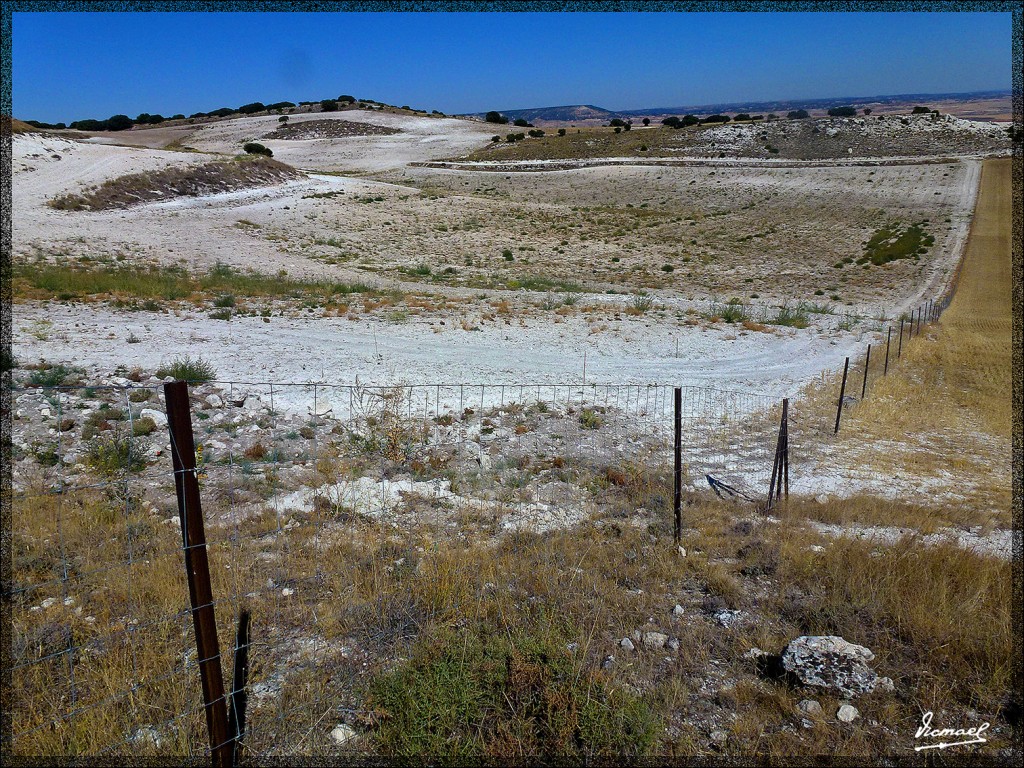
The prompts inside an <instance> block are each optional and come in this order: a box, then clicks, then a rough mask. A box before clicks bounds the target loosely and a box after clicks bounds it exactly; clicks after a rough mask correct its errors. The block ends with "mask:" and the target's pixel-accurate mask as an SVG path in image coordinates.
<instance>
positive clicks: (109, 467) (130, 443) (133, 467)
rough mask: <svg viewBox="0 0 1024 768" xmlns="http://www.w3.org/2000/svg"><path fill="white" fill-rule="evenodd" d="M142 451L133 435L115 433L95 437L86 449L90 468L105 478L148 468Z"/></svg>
mask: <svg viewBox="0 0 1024 768" xmlns="http://www.w3.org/2000/svg"><path fill="white" fill-rule="evenodd" d="M142 453H143V452H142V450H141V448H140V447H139V446H137V445H136V444H135V441H134V438H132V436H131V435H127V434H121V433H118V432H113V433H111V434H109V435H99V436H97V437H95V438H94V439H93V440H92V441H91V442H90V443H89V446H88V448H87V449H86V455H85V459H86V462H87V463H88V465H89V466H90V467H92V468H93V469H94V470H95V471H96V472H97V473H99V474H100V475H103V476H104V477H116V476H117V475H118V474H120V473H122V472H125V471H127V472H138V471H140V470H141V469H143V468H144V467H145V466H146V462H145V460H144V458H143V455H142Z"/></svg>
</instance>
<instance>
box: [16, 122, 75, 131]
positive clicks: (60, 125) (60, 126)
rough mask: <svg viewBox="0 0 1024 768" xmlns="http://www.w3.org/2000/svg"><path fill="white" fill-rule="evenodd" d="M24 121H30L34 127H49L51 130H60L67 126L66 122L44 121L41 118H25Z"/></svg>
mask: <svg viewBox="0 0 1024 768" xmlns="http://www.w3.org/2000/svg"><path fill="white" fill-rule="evenodd" d="M24 122H26V123H28V124H29V125H31V126H32V127H33V128H49V129H51V130H58V131H59V130H62V129H64V128H67V125H65V124H64V123H43V122H40V121H39V120H25V121H24Z"/></svg>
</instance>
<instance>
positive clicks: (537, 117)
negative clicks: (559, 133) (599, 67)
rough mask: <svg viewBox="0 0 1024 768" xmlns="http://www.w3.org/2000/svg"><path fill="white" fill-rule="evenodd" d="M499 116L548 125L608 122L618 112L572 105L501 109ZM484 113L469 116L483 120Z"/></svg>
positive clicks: (590, 105) (590, 106)
mask: <svg viewBox="0 0 1024 768" xmlns="http://www.w3.org/2000/svg"><path fill="white" fill-rule="evenodd" d="M499 111H500V112H501V114H503V115H504V116H505V117H507V118H508V119H509V120H510V121H512V120H518V119H519V118H522V119H524V120H526V121H527V122H530V123H533V122H537V121H541V122H550V123H556V122H557V123H573V122H583V121H584V120H610V119H611V118H613V117H618V116H619V113H618V112H611V111H609V110H607V109H604V108H602V107H595V106H594V105H593V104H574V105H570V106H564V107H534V108H532V109H502V110H499ZM486 114H487V113H486V112H478V113H475V114H471V115H470V117H479V118H483V117H484V115H486Z"/></svg>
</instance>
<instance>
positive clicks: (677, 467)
mask: <svg viewBox="0 0 1024 768" xmlns="http://www.w3.org/2000/svg"><path fill="white" fill-rule="evenodd" d="M674 399H675V414H674V415H675V419H674V421H675V436H674V437H675V439H674V445H673V449H674V454H675V455H674V471H673V488H674V489H675V490H674V493H673V495H672V511H673V513H674V514H675V526H674V528H673V533H674V537H675V542H676V544H677V545H678V544H679V542H680V541H681V540H682V537H683V388H682V387H676V388H675V398H674Z"/></svg>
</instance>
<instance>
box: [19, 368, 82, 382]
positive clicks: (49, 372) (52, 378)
mask: <svg viewBox="0 0 1024 768" xmlns="http://www.w3.org/2000/svg"><path fill="white" fill-rule="evenodd" d="M73 373H74V369H72V368H69V367H68V366H66V365H48V366H46V367H45V368H38V369H36V370H34V371H32V375H31V376H29V379H28V381H29V384H31V385H32V386H34V387H59V386H60V385H61V384H63V383H64V382H65V381H67V380H68V379H69V378H71V376H72V374H73Z"/></svg>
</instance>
